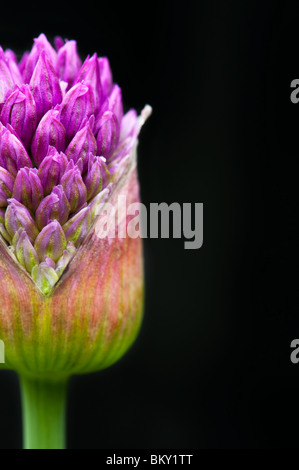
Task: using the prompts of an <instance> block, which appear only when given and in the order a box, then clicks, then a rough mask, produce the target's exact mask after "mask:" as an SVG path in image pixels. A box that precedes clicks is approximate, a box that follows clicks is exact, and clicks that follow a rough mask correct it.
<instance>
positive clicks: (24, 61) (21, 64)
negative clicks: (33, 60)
mask: <svg viewBox="0 0 299 470" xmlns="http://www.w3.org/2000/svg"><path fill="white" fill-rule="evenodd" d="M29 55H30V54H29V52H28V51H26V52H24V54H23V56H22V58H21V60H20V62H19V70H20V74H21V75H22V77H24V75H25V68H26V64H27V61H28V57H29ZM32 71H33V69H32ZM30 78H31V77H30ZM25 81H27V82H28V81H29V80H25Z"/></svg>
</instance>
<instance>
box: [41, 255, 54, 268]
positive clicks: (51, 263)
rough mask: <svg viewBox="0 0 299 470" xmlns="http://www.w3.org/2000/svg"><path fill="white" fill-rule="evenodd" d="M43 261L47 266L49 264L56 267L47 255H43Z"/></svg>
mask: <svg viewBox="0 0 299 470" xmlns="http://www.w3.org/2000/svg"><path fill="white" fill-rule="evenodd" d="M43 262H44V263H46V264H47V265H48V266H50V268H53V269H55V267H56V263H55V262H54V261H53V260H52V259H51V258H49V257H48V256H45V258H44V261H43Z"/></svg>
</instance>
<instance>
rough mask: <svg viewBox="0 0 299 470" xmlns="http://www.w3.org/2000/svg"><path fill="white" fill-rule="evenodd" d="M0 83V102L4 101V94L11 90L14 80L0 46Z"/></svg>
mask: <svg viewBox="0 0 299 470" xmlns="http://www.w3.org/2000/svg"><path fill="white" fill-rule="evenodd" d="M0 85H1V86H0V103H4V101H5V98H6V96H7V95H8V94H9V92H11V91H12V90H13V87H14V80H13V77H12V75H11V71H10V70H9V66H8V61H7V59H6V57H5V55H4V52H3V49H2V47H0Z"/></svg>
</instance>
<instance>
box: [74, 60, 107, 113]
mask: <svg viewBox="0 0 299 470" xmlns="http://www.w3.org/2000/svg"><path fill="white" fill-rule="evenodd" d="M80 82H81V83H84V85H87V86H88V87H89V90H90V95H91V98H90V99H91V100H92V101H93V103H94V109H95V111H94V114H96V113H97V112H98V111H99V109H100V106H101V104H102V85H101V80H100V66H99V62H98V57H97V55H96V54H94V55H93V56H92V57H91V58H89V57H88V58H87V59H86V60H85V62H84V64H83V65H82V67H81V69H80V70H79V72H78V75H77V77H76V80H75V83H80Z"/></svg>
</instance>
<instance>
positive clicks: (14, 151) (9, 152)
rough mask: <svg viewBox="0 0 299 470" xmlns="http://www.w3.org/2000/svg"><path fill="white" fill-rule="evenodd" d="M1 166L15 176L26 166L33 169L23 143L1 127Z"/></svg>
mask: <svg viewBox="0 0 299 470" xmlns="http://www.w3.org/2000/svg"><path fill="white" fill-rule="evenodd" d="M0 166H2V167H3V168H6V170H7V171H9V172H10V173H11V174H12V175H13V176H16V174H17V172H18V170H20V168H23V167H24V166H27V167H29V168H31V167H32V163H31V160H30V158H29V156H28V153H27V152H26V150H25V147H24V145H23V144H22V142H21V141H20V140H19V139H18V138H17V137H16V136H15V135H14V134H13V133H12V132H10V131H9V130H8V129H6V128H5V127H4V126H2V127H1V126H0Z"/></svg>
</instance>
